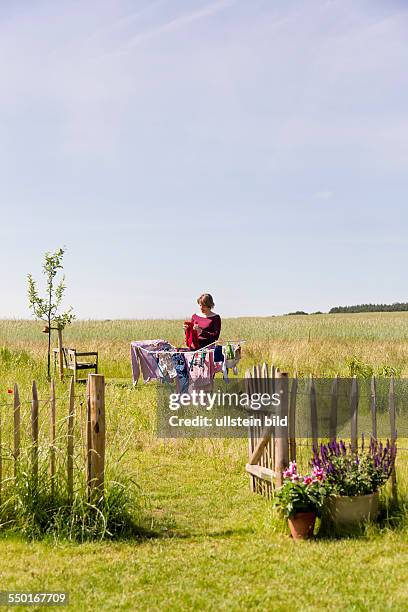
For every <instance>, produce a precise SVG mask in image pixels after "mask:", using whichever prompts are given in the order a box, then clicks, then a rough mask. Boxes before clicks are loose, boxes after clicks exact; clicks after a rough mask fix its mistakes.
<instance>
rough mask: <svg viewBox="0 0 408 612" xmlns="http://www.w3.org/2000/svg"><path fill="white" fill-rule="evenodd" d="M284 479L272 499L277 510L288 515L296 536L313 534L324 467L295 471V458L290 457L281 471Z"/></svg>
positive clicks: (322, 496)
mask: <svg viewBox="0 0 408 612" xmlns="http://www.w3.org/2000/svg"><path fill="white" fill-rule="evenodd" d="M283 478H284V482H283V485H282V487H281V488H280V489H278V490H277V491H276V493H275V498H274V503H275V505H276V506H277V507H278V508H279V510H280V513H281V514H282V515H283V516H284V517H285V518H287V519H288V523H289V527H290V531H291V534H292V537H293V538H294V539H295V540H299V539H305V538H310V537H311V536H312V535H313V530H314V525H315V521H316V516H318V515H320V512H321V509H322V507H323V503H324V499H325V497H326V487H325V482H324V480H325V475H324V471H323V470H322V469H321V468H320V467H318V466H316V467H313V470H312V472H311V474H307V475H305V476H302V475H301V474H298V471H297V466H296V462H295V461H292V462H291V463H290V464H289V468H288V469H287V470H285V471H284V472H283Z"/></svg>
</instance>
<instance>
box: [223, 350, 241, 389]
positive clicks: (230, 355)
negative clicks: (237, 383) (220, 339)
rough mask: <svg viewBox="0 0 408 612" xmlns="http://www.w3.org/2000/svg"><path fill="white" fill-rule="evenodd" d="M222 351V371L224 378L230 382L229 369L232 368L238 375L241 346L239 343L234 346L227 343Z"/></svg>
mask: <svg viewBox="0 0 408 612" xmlns="http://www.w3.org/2000/svg"><path fill="white" fill-rule="evenodd" d="M222 352H223V355H224V362H223V364H222V372H223V376H224V380H225V381H226V382H228V370H230V369H232V371H233V372H234V374H235V376H238V368H237V363H238V361H239V360H240V359H241V346H240V345H239V344H237V345H236V346H234V347H233V346H232V345H231V344H226V345H225V346H223V347H222Z"/></svg>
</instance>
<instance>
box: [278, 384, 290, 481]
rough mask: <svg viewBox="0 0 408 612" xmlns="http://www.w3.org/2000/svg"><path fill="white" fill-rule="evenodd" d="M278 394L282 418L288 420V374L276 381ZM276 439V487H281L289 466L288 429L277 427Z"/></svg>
mask: <svg viewBox="0 0 408 612" xmlns="http://www.w3.org/2000/svg"><path fill="white" fill-rule="evenodd" d="M275 383H276V392H277V393H279V395H280V398H281V401H280V410H279V416H280V418H285V417H286V419H287V418H288V411H289V405H288V401H289V398H288V395H289V379H288V375H287V373H286V372H279V375H278V377H277V379H276V381H275ZM275 431H276V438H275V449H276V450H275V459H276V468H275V471H276V486H277V487H281V486H282V484H283V471H284V470H285V469H286V468H287V467H288V465H289V440H288V435H287V431H288V430H287V427H284V426H279V427H278V426H276V427H275Z"/></svg>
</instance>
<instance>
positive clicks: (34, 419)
mask: <svg viewBox="0 0 408 612" xmlns="http://www.w3.org/2000/svg"><path fill="white" fill-rule="evenodd" d="M32 398H33V399H32V402H31V437H32V447H31V449H32V450H31V466H32V475H33V481H34V485H36V483H37V479H38V391H37V384H36V382H35V380H34V381H33V386H32Z"/></svg>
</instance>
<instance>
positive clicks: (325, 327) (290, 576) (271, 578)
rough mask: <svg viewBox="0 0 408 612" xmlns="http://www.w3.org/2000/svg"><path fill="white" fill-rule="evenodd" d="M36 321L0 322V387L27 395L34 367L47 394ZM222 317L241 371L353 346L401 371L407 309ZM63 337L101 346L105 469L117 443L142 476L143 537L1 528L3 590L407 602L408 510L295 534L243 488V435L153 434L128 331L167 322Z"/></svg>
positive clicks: (78, 328) (150, 598)
mask: <svg viewBox="0 0 408 612" xmlns="http://www.w3.org/2000/svg"><path fill="white" fill-rule="evenodd" d="M353 317H356V318H353ZM375 325H377V327H376V329H377V336H376V335H375V332H374V331H373V330H375ZM38 327H39V326H38V324H35V323H28V322H17V321H15V322H6V321H4V322H0V348H1V347H2V346H3V347H6V349H7V350H4V349H3V352H2V353H1V352H0V379H1V380H0V384H1V390H2V392H4V389H6V387H7V386H9V385H11V384H12V383H13V382H14V381H17V382H19V383H21V386H22V393H23V395H24V396H26V395H27V390H28V385H29V382H30V380H31V378H32V376H34V377H35V378H37V379H38V381H39V386H40V393H41V392H44V389H45V385H46V383H45V380H44V376H43V356H44V340H45V339H44V338H43V337H42V336H41V334H40V333H39V331H38ZM226 327H227V329H228V333H229V334H231V335H234V336H235V337H236V336H237V335H239V336H240V337H246V338H248V343H247V344H246V347H245V353H246V357H245V361H244V367H246V365H250V364H252V363H254V361H255V360H263V359H265V360H268V361H269V362H271V360H274V362H275V363H276V364H277V365H280V366H281V367H284V366H285V365H286V364H289V363H294V362H295V361H297V367H298V368H299V365H300V366H302V368H303V370H304V371H305V372H307V371H308V370H310V369H311V368H312V366H313V371H314V373H315V374H320V375H322V374H328V373H329V372H331V371H333V370H335V371H339V372H340V373H347V372H346V368H347V365H346V359H347V358H348V357H351V356H357V357H358V358H359V359H361V360H363V361H364V362H366V363H370V364H372V366H373V367H374V368H375V367H377V366H380V365H381V364H382V363H387V364H389V365H395V366H397V367H399V368H400V369H401V371H402V372H403V373H407V369H408V368H407V364H408V348H406V343H405V338H406V336H407V335H408V313H400V314H398V315H395V314H391V315H389V316H388V317H387V316H386V315H371V314H370V315H367V316H366V318H365V319H364V317H363V316H361V315H335V316H334V317H333V316H325V317H324V316H316V317H281V318H271V319H266V320H263V319H261V320H258V321H257V322H256V321H254V320H252V319H250V320H245V319H240V320H233V321H229V322H227V324H226ZM310 328H311V329H312V332H311V333H310V335H311V340H310V341H309V339H308V336H309V331H310ZM395 330H398V335H397V337H395V335H396V331H395ZM319 333H320V336H319ZM67 335H68V332H67ZM69 335H70V337H69V340H70V343H73V344H74V345H77V348H78V349H81V348H83V349H89V350H93V349H97V350H100V351H101V361H102V370H103V371H104V372H105V373H106V375H107V377H108V378H109V379H111V380H112V383H111V384H108V385H107V423H108V449H109V452H108V470H109V469H110V467H109V466H113V465H114V464H115V461H116V459H117V457H119V455H120V454H122V453H123V452H124V451H125V456H124V459H123V460H122V462H121V464H120V465H121V466H122V467H121V469H123V470H125V471H126V472H127V473H132V474H133V475H134V478H135V479H136V481H137V482H138V484H139V485H140V491H141V495H142V498H143V502H144V507H145V511H144V519H143V520H144V526H145V527H146V528H147V529H149V530H150V532H151V533H150V536H149V537H146V538H143V539H138V540H133V541H126V542H114V543H111V542H107V543H106V542H105V543H86V544H73V543H64V542H58V543H53V542H44V541H43V542H30V543H27V542H25V541H23V540H22V539H21V538H18V537H17V536H15V535H13V536H10V535H8V534H7V533H3V535H2V536H1V538H0V550H1V555H0V585H1V587H0V590H2V591H4V590H19V589H20V590H41V591H44V590H45V589H46V590H66V591H68V592H69V597H70V607H72V609H78V610H81V609H84V610H94V609H95V610H96V609H106V610H114V609H129V610H170V609H171V610H191V609H197V610H207V609H216V610H218V609H220V610H222V609H226V610H242V609H254V610H255V609H257V610H271V609H272V610H292V609H293V610H301V609H310V610H316V609H326V610H334V609H339V608H342V609H346V610H380V609H395V610H397V609H398V610H404V609H408V586H407V580H406V577H407V575H408V521H407V520H406V517H404V516H403V517H402V519H401V521H400V523H399V524H398V526H396V527H394V528H391V527H387V526H386V523H383V525H382V526H380V527H378V526H376V527H374V526H371V527H368V529H367V531H366V533H365V534H364V535H361V536H359V537H355V538H348V539H338V540H333V539H318V540H316V541H314V542H306V543H302V544H295V543H294V542H292V541H291V540H290V538H289V537H288V536H287V531H286V527H285V524H284V523H283V521H281V520H280V519H279V518H277V516H276V514H275V512H274V511H273V509H272V506H271V502H270V501H268V500H266V499H263V498H262V497H261V496H258V495H255V494H253V493H251V492H250V490H249V483H248V477H247V475H246V474H245V472H244V466H245V462H246V458H247V443H246V441H244V440H214V441H211V440H196V441H191V440H178V441H170V440H169V441H160V440H157V439H156V438H155V435H154V431H153V425H154V400H155V392H154V385H145V386H143V385H140V386H138V387H137V388H135V389H133V388H132V387H131V386H130V385H129V384H127V383H126V381H127V380H128V377H129V375H130V370H129V341H130V340H132V339H137V338H142V337H143V336H144V337H160V336H164V337H166V338H168V339H169V340H173V341H175V339H176V337H177V327H176V323H175V322H161V327H160V322H100V323H95V322H90V323H87V322H81V323H77V324H75V325H73V326H72V328H71V329H70V330H69ZM227 335H228V334H227ZM224 337H225V336H224ZM373 346H374V347H375V349H376V350H375V351H373V350H372V349H373ZM329 347H331V350H329ZM302 364H303V365H302ZM302 368H301V369H302ZM113 379H115V380H116V382H114V380H113ZM118 379H123V384H120V383H119V382H118ZM58 389H59V392H62V391H63V385H61V386H60V387H59V388H58ZM407 446H408V445H407ZM399 476H400V485H401V492H402V495H405V491H406V489H407V484H408V478H407V474H406V455H405V457H404V456H403V455H401V456H400V458H399Z"/></svg>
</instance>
